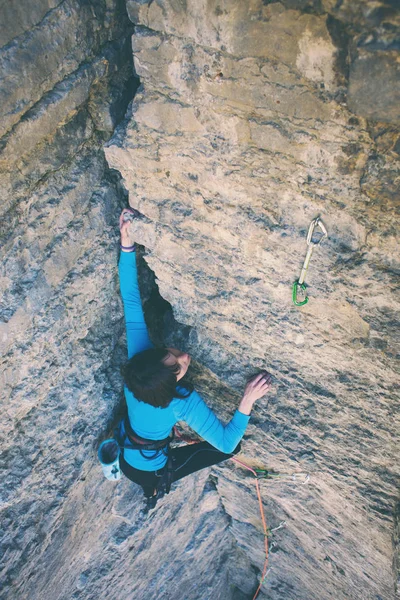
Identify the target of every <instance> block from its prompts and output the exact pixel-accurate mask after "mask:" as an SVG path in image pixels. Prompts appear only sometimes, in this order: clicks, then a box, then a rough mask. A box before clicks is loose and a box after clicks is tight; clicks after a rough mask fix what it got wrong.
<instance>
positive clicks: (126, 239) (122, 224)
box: [119, 208, 138, 246]
mask: <svg viewBox="0 0 400 600" xmlns="http://www.w3.org/2000/svg"><path fill="white" fill-rule="evenodd" d="M137 214H138V213H137V211H135V210H133V209H132V208H124V210H123V211H122V212H121V214H120V217H119V230H120V232H121V245H122V246H130V245H131V244H132V243H133V241H132V239H131V236H130V233H129V229H130V224H131V222H132V220H133V219H134V218H135V217H136V215H137Z"/></svg>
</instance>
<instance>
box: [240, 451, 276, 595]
mask: <svg viewBox="0 0 400 600" xmlns="http://www.w3.org/2000/svg"><path fill="white" fill-rule="evenodd" d="M232 460H234V461H235V462H236V463H238V464H239V465H242V467H244V468H245V469H247V470H248V471H251V473H253V475H254V477H255V483H256V490H257V496H258V504H259V506H260V513H261V521H262V524H263V528H264V546H265V561H264V567H263V570H262V574H261V579H260V583H259V584H258V588H257V590H256V593H255V594H254V596H253V600H255V599H256V598H257V596H258V594H259V591H260V590H261V587H262V585H263V583H264V581H265V578H266V576H267V569H268V528H267V522H266V520H265V513H264V508H263V505H262V499H261V491H260V484H259V483H258V476H257V473H256V471H254V469H252V468H251V467H249V466H248V465H246V464H245V463H244V462H242V461H241V460H239V459H238V458H236V457H234V456H233V457H232Z"/></svg>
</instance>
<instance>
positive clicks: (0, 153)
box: [0, 0, 136, 600]
mask: <svg viewBox="0 0 400 600" xmlns="http://www.w3.org/2000/svg"><path fill="white" fill-rule="evenodd" d="M0 22H1V27H0V46H1V49H0V73H1V85H0V97H1V103H0V111H1V120H0V128H1V134H0V136H1V141H0V145H1V146H0V181H1V185H0V189H1V192H0V194H1V202H0V212H1V225H0V240H1V264H2V270H1V276H0V297H1V322H0V346H1V354H2V358H1V386H0V387H1V426H0V431H1V450H2V477H1V484H0V487H1V528H0V529H1V550H0V556H1V583H0V589H1V592H0V595H1V597H2V598H10V599H11V598H25V597H27V595H26V594H29V597H31V598H32V597H37V598H41V599H42V600H47V599H50V598H55V597H56V596H54V595H51V594H50V592H48V593H47V592H46V591H44V592H43V593H40V594H39V595H37V596H34V594H35V592H34V591H32V592H31V593H28V592H26V586H28V585H29V583H30V582H32V578H33V577H34V574H36V575H37V576H38V577H39V581H44V575H43V573H45V572H46V571H47V565H46V564H45V563H41V556H42V554H43V552H45V550H46V548H47V547H48V546H50V547H51V539H52V536H53V535H54V531H55V530H57V529H59V528H60V527H61V528H62V527H63V525H62V518H61V515H62V512H63V506H64V505H65V502H66V501H67V497H68V494H69V492H70V490H71V487H72V486H73V484H74V483H75V482H76V481H77V480H79V477H80V476H81V473H82V468H83V464H84V461H85V460H86V459H87V457H88V456H89V457H90V460H91V461H93V460H94V458H95V455H94V453H92V447H93V444H94V442H95V441H96V440H97V439H98V437H99V434H100V432H102V431H103V430H104V428H105V426H106V424H107V423H108V421H109V420H110V417H111V414H112V412H113V410H114V409H115V406H116V405H117V399H118V397H119V393H120V382H119V381H118V384H116V383H115V382H114V383H113V380H112V377H111V379H110V378H109V377H108V376H107V368H108V367H109V365H110V361H111V360H112V356H113V349H114V347H115V344H116V341H117V339H118V337H119V336H120V334H121V328H120V319H121V311H120V305H119V300H118V292H117V289H118V288H117V281H116V270H115V265H116V258H117V252H116V243H115V241H116V238H115V235H116V231H115V215H116V214H118V210H119V206H120V204H121V198H123V194H122V196H121V190H120V189H119V185H118V178H115V176H114V177H113V176H111V175H110V171H109V169H108V166H107V164H106V162H105V158H104V152H103V150H102V145H103V144H104V142H105V141H106V140H107V139H109V137H110V135H111V133H112V132H113V130H114V128H115V126H116V124H117V123H118V122H119V121H120V120H121V118H122V117H123V116H124V113H125V110H126V107H127V104H128V102H129V101H130V100H131V98H132V96H133V93H134V89H135V85H136V84H135V79H134V77H133V69H132V53H131V50H130V36H131V33H132V31H133V25H132V23H131V22H130V21H129V19H128V17H127V14H126V8H125V3H124V2H120V1H118V0H107V1H104V2H103V1H100V2H81V1H74V0H71V1H68V0H67V1H62V2H51V1H50V0H49V1H41V2H14V1H13V2H4V3H3V2H2V3H1V18H0ZM56 556H57V555H56V554H55V557H56ZM36 587H38V588H39V587H40V586H39V585H37V586H36ZM34 589H35V588H34ZM64 597H67V596H66V595H64Z"/></svg>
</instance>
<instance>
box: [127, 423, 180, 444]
mask: <svg viewBox="0 0 400 600" xmlns="http://www.w3.org/2000/svg"><path fill="white" fill-rule="evenodd" d="M124 426H125V433H126V436H127V438H128V440H129V441H130V443H131V444H132V446H134V447H135V446H136V448H134V449H137V450H161V449H162V448H165V446H167V445H168V444H170V443H171V442H172V440H173V439H174V430H173V429H172V431H171V434H170V435H169V436H168V437H167V438H164V439H163V440H149V439H146V438H142V437H140V435H138V434H137V433H135V432H134V431H133V429H132V427H131V424H130V422H129V418H126V419H125V421H124Z"/></svg>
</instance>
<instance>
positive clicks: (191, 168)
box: [106, 0, 399, 600]
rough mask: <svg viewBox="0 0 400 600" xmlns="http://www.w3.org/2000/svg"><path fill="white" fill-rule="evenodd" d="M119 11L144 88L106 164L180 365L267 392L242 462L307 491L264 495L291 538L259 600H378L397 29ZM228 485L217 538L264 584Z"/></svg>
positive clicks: (392, 282) (392, 428)
mask: <svg viewBox="0 0 400 600" xmlns="http://www.w3.org/2000/svg"><path fill="white" fill-rule="evenodd" d="M128 11H129V14H130V17H131V19H132V21H133V22H134V23H135V24H136V25H137V27H136V30H135V35H134V36H133V40H132V43H133V54H134V64H135V69H136V72H137V73H138V75H139V77H140V79H141V83H142V87H141V88H140V89H139V91H138V93H137V95H136V97H135V99H134V103H133V107H132V115H131V117H130V118H129V119H127V121H126V122H125V123H124V124H123V126H120V127H119V129H118V131H117V132H116V134H115V135H114V137H113V138H112V140H111V142H109V143H108V144H107V148H106V156H107V159H108V162H109V164H110V166H112V167H113V168H115V169H118V170H119V171H120V172H121V174H122V176H123V180H124V185H125V187H126V188H127V189H128V190H129V198H130V203H131V206H133V207H135V208H137V209H138V210H139V211H140V212H141V213H142V214H143V218H142V220H141V222H140V223H139V224H138V225H136V227H135V233H134V235H135V236H136V238H137V240H138V241H141V242H142V243H143V244H144V245H145V246H146V248H147V256H146V261H147V263H148V264H149V265H150V267H151V268H152V269H153V270H154V271H155V274H156V277H157V280H158V284H159V288H160V292H161V295H162V296H163V297H164V298H165V299H167V300H168V301H169V302H170V303H171V305H172V307H173V311H174V315H175V317H176V319H177V320H178V321H179V322H180V323H182V324H185V325H186V326H188V327H190V329H189V330H188V335H187V341H186V345H185V349H187V350H189V351H190V352H191V353H192V354H193V355H194V357H195V358H196V359H198V360H199V361H201V362H202V363H203V364H204V365H205V366H206V367H208V368H209V369H211V370H212V372H213V373H215V374H216V375H217V376H218V377H220V378H221V380H222V381H223V382H225V383H226V384H227V385H229V386H230V388H231V389H240V388H241V387H242V386H243V384H244V381H245V377H246V376H247V375H248V374H249V373H252V372H254V371H255V370H256V369H258V368H261V367H262V368H268V369H269V370H271V371H272V373H273V374H274V376H275V381H276V387H275V392H274V393H273V394H272V395H271V396H270V397H269V399H266V400H265V401H262V402H259V403H258V406H257V408H256V410H255V411H254V415H253V417H252V420H251V425H250V427H249V434H248V438H247V442H246V444H245V454H246V455H248V456H250V457H252V458H253V459H257V460H258V461H259V463H263V464H267V465H269V466H270V467H274V468H276V469H277V470H279V471H284V472H291V471H296V470H300V471H308V472H310V473H311V483H310V485H309V486H308V487H301V486H299V487H297V488H296V489H295V490H294V489H290V486H289V487H285V486H282V487H278V486H275V487H274V486H271V488H270V489H268V490H267V495H268V500H267V506H268V518H269V519H271V520H272V521H275V519H276V518H277V517H278V515H279V516H283V515H284V518H285V520H286V521H287V523H288V525H287V529H285V530H283V532H282V531H281V532H280V534H278V537H279V539H278V542H277V545H276V546H275V548H274V552H273V554H272V555H271V560H270V567H271V572H270V574H269V578H268V581H267V582H266V584H265V587H264V593H265V596H266V597H268V598H274V599H275V598H276V599H278V598H279V599H281V598H282V599H283V598H285V600H287V599H289V598H296V599H297V598H304V599H306V598H307V599H310V598H324V599H325V598H326V599H327V598H333V597H335V598H340V599H348V598H357V599H359V598H365V599H378V598H381V599H383V598H384V599H391V598H393V595H394V578H393V573H392V564H393V547H392V536H393V530H394V525H393V519H394V506H395V501H396V493H397V492H396V474H398V446H396V444H397V442H398V432H399V429H398V413H397V409H398V393H397V388H398V375H397V373H396V369H395V366H396V362H395V361H396V358H397V357H398V329H397V316H398V308H399V304H398V296H397V292H396V286H397V281H398V279H397V277H398V244H397V240H396V234H397V231H398V214H397V210H398V192H399V162H398V154H399V73H398V68H399V67H398V65H399V62H398V48H399V46H398V44H399V37H398V35H399V29H398V24H399V13H398V11H397V10H396V8H395V7H394V5H390V4H385V3H372V2H366V1H364V2H356V3H354V2H343V3H337V4H335V3H331V2H329V1H326V2H324V1H323V2H321V3H320V2H318V3H317V2H315V3H312V2H311V3H304V2H283V3H264V2H261V0H260V1H258V0H254V1H252V2H238V1H236V0H230V1H229V0H227V1H225V2H217V1H209V2H195V1H193V2H191V1H187V2H173V1H172V0H170V1H169V0H156V1H154V2H134V1H129V2H128ZM317 215H321V216H322V218H323V220H324V222H325V224H326V226H327V229H328V232H329V239H328V241H327V242H325V243H324V244H323V245H322V246H321V247H320V248H318V249H317V250H316V251H315V253H314V256H313V258H312V261H311V265H310V270H309V275H308V283H309V284H310V288H309V295H310V302H309V303H308V304H307V305H306V306H304V307H302V308H296V307H294V305H293V303H292V300H291V285H292V283H293V281H294V280H295V279H296V278H297V277H298V276H299V273H300V269H301V266H302V262H303V259H304V256H305V251H306V245H305V238H306V233H307V228H308V225H309V223H310V221H311V219H313V218H314V217H316V216H317ZM203 383H204V382H203ZM204 389H207V385H205V386H203V391H204ZM215 402H218V401H217V400H215ZM233 407H234V403H233V402H232V409H233ZM227 472H228V471H224V473H225V474H226V473H227ZM224 477H225V476H222V475H221V477H220V479H219V482H220V483H219V485H220V486H221V487H219V486H218V484H217V491H218V494H219V497H220V500H221V502H222V504H223V506H224V510H225V511H226V513H227V514H229V516H230V518H231V535H232V536H233V538H234V539H236V543H237V544H238V546H239V547H240V548H241V549H242V550H243V551H244V553H245V554H246V556H247V559H248V560H250V562H251V563H252V564H253V565H255V566H256V567H257V568H258V569H260V568H261V566H262V550H261V548H262V545H261V544H260V545H259V546H257V542H256V537H255V535H254V534H255V531H253V530H252V529H251V527H250V524H249V520H250V519H251V518H253V517H254V516H255V513H254V514H252V517H250V515H249V511H243V504H241V505H240V506H238V503H237V502H235V498H237V497H240V492H239V491H238V489H240V485H241V484H239V481H238V480H237V479H235V483H232V484H229V483H228V480H227V479H225V478H224ZM222 481H224V484H222V483H221V482H222ZM223 485H224V486H226V487H225V488H224V489H222V486H223ZM232 486H233V487H232ZM235 486H236V487H235ZM233 488H235V489H233ZM227 490H229V491H227ZM238 494H239V496H238ZM247 501H248V499H247V496H246V502H247ZM246 508H247V507H246ZM254 511H256V509H255V508H254ZM245 512H246V513H247V516H245V514H244V513H245ZM251 513H252V511H250V514H251ZM245 532H246V533H245ZM256 548H259V550H256ZM221 551H222V549H221ZM216 579H217V578H216ZM241 589H242V592H243V593H244V589H243V588H241ZM225 594H226V595H225V596H224V595H221V598H222V597H224V598H225V597H229V598H230V597H232V598H233V597H235V596H234V594H233V593H232V595H230V593H229V592H225ZM188 597H191V598H192V597H193V598H195V597H196V596H195V595H191V594H188ZM202 597H211V596H208V595H207V594H205V595H203V596H202ZM245 597H247V596H245Z"/></svg>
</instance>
